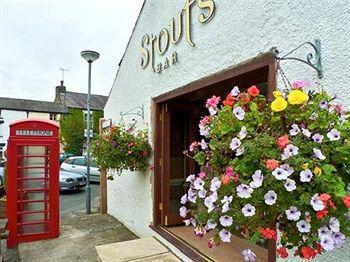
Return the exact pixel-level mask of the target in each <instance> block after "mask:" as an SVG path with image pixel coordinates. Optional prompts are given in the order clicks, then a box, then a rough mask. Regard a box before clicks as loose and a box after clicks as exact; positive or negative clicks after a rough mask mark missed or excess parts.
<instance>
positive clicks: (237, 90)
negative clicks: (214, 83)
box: [231, 86, 241, 97]
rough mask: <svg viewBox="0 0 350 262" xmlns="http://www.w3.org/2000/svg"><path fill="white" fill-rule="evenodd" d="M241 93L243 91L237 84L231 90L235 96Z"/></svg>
mask: <svg viewBox="0 0 350 262" xmlns="http://www.w3.org/2000/svg"><path fill="white" fill-rule="evenodd" d="M240 93H241V91H239V88H238V86H235V87H234V88H233V89H232V91H231V95H232V96H233V97H236V96H239V94H240Z"/></svg>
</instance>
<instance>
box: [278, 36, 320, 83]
mask: <svg viewBox="0 0 350 262" xmlns="http://www.w3.org/2000/svg"><path fill="white" fill-rule="evenodd" d="M305 45H309V46H311V47H312V48H313V51H314V52H310V53H308V54H307V55H306V60H303V59H301V58H297V57H290V54H292V53H294V52H295V51H296V50H298V49H300V48H301V47H303V46H305ZM272 52H273V54H274V56H275V58H276V59H277V60H296V61H299V62H302V63H304V64H307V65H308V66H311V67H312V68H313V69H315V70H316V71H317V76H318V78H319V79H322V78H323V68H322V60H321V40H320V39H315V42H314V43H311V42H305V43H302V44H301V45H299V46H298V47H296V48H294V49H293V50H291V51H290V52H288V53H287V54H285V55H284V56H281V57H280V56H279V54H280V52H279V51H278V50H277V49H276V48H274V49H273V50H272ZM312 60H313V61H312Z"/></svg>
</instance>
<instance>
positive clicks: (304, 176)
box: [300, 169, 313, 183]
mask: <svg viewBox="0 0 350 262" xmlns="http://www.w3.org/2000/svg"><path fill="white" fill-rule="evenodd" d="M312 177H313V174H312V172H311V170H310V169H305V170H303V171H301V172H300V181H301V182H304V183H305V182H310V181H311V179H312Z"/></svg>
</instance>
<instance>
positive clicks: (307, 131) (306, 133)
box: [301, 128, 311, 137]
mask: <svg viewBox="0 0 350 262" xmlns="http://www.w3.org/2000/svg"><path fill="white" fill-rule="evenodd" d="M301 130H302V133H303V134H304V136H306V137H310V136H311V132H310V131H309V130H307V129H305V128H302V129H301Z"/></svg>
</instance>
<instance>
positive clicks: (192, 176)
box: [186, 175, 196, 182]
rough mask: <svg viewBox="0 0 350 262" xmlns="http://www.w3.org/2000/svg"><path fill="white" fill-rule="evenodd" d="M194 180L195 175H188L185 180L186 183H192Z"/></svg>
mask: <svg viewBox="0 0 350 262" xmlns="http://www.w3.org/2000/svg"><path fill="white" fill-rule="evenodd" d="M195 179H196V175H189V176H188V177H187V178H186V182H193V181H194V180H195Z"/></svg>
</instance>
